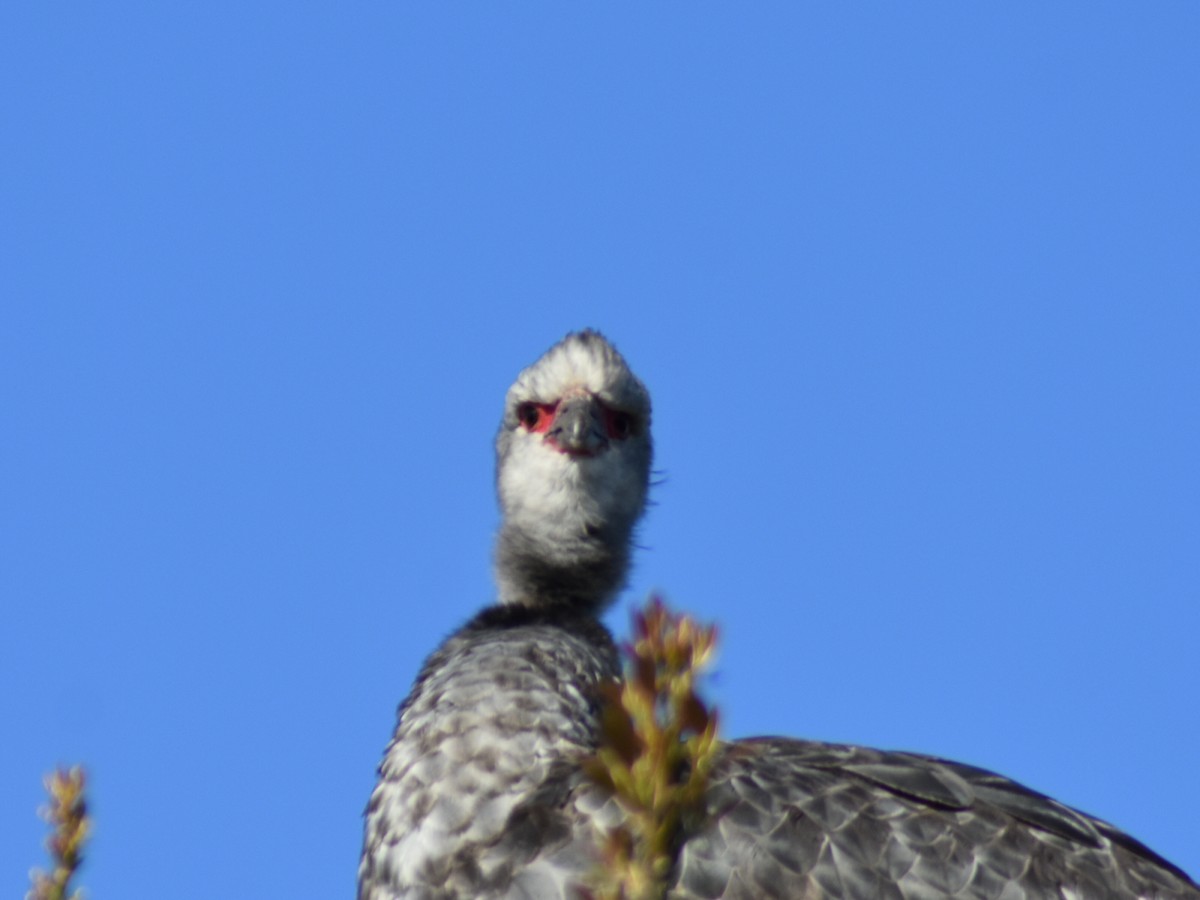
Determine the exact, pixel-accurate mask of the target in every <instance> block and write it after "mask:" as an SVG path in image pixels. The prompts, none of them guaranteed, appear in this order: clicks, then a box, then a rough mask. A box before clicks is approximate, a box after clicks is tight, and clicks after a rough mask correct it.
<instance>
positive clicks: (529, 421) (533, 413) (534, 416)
mask: <svg viewBox="0 0 1200 900" xmlns="http://www.w3.org/2000/svg"><path fill="white" fill-rule="evenodd" d="M538 417H539V414H538V408H537V404H536V403H522V404H521V405H520V406H518V407H517V419H518V420H520V422H521V424H522V425H524V426H525V427H526V428H530V429H532V428H537V423H538Z"/></svg>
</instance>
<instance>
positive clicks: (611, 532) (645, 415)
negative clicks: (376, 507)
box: [496, 330, 652, 608]
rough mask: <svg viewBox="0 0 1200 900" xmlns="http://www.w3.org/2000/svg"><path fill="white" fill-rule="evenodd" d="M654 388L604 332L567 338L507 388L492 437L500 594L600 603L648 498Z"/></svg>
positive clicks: (514, 599)
mask: <svg viewBox="0 0 1200 900" xmlns="http://www.w3.org/2000/svg"><path fill="white" fill-rule="evenodd" d="M651 458H652V448H651V440H650V395H649V393H647V391H646V388H645V386H644V385H643V384H642V383H641V381H639V380H638V378H637V376H635V375H634V374H633V372H632V371H631V370H630V368H629V366H628V365H627V364H626V362H625V360H624V358H623V357H622V356H621V354H620V353H618V352H617V350H616V348H614V347H613V345H612V344H610V343H609V342H608V341H607V340H606V339H605V338H604V337H603V336H602V335H600V334H599V333H598V332H595V331H590V330H589V331H579V332H575V333H572V334H569V335H567V336H566V337H565V338H563V339H562V340H561V341H559V342H558V343H557V344H555V345H554V346H553V347H551V348H550V349H549V350H548V351H547V352H546V353H545V354H544V355H543V356H542V357H541V358H540V359H539V360H538V361H537V362H535V363H534V364H533V365H531V366H530V367H529V368H527V369H525V370H524V371H523V372H521V374H520V375H519V376H518V377H517V380H516V382H515V383H514V384H513V386H512V387H511V388H509V390H508V395H507V397H506V399H505V405H504V418H503V420H502V422H501V424H500V431H499V434H498V435H497V437H496V486H497V493H498V494H499V499H500V507H501V511H502V513H503V523H502V525H501V531H500V537H499V540H498V545H497V575H498V581H499V582H500V594H501V600H502V601H504V602H508V603H524V604H528V605H556V604H563V603H566V604H570V605H573V606H582V607H590V608H599V607H602V606H604V605H605V604H606V603H608V602H609V601H611V599H612V597H613V596H614V595H615V593H616V591H617V590H618V589H619V588H620V587H621V585H622V584H623V583H624V580H625V574H626V571H627V569H628V560H629V545H630V541H631V539H632V534H633V528H634V526H635V524H636V523H637V521H638V519H639V518H640V517H641V515H642V513H643V511H644V510H645V506H646V491H647V487H648V484H649V478H650V463H651Z"/></svg>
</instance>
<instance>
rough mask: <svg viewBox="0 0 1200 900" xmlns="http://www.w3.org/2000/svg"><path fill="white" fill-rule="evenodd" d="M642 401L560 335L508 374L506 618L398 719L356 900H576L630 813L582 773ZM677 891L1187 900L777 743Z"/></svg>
mask: <svg viewBox="0 0 1200 900" xmlns="http://www.w3.org/2000/svg"><path fill="white" fill-rule="evenodd" d="M650 461H651V444H650V402H649V396H648V394H647V393H646V391H645V388H644V387H643V386H642V385H641V383H640V382H639V381H638V380H637V379H636V378H635V377H634V376H633V374H632V373H631V372H630V370H629V368H628V366H627V365H626V364H625V362H624V360H623V359H622V358H621V357H620V355H619V354H618V353H617V352H616V351H615V350H614V349H613V348H612V346H611V345H610V344H609V343H608V342H607V341H605V340H604V338H602V337H601V336H600V335H598V334H596V333H594V332H586V331H585V332H581V333H578V334H573V335H568V336H567V337H566V338H565V339H564V340H563V341H562V342H560V343H559V344H557V345H555V346H554V347H553V348H551V350H550V351H548V352H547V353H546V355H545V356H543V357H542V358H541V359H540V360H539V361H538V362H537V363H535V364H534V365H533V366H531V367H529V368H528V369H526V370H525V371H524V372H522V373H521V375H520V377H519V378H518V379H517V382H516V383H515V384H514V385H513V387H512V389H511V390H510V391H509V393H508V397H507V400H506V404H505V413H504V419H503V422H502V424H501V427H500V432H499V435H498V437H497V463H498V465H497V490H498V493H499V496H500V503H501V508H502V511H503V524H502V526H501V530H500V534H499V536H498V539H497V549H496V570H497V582H498V585H499V595H500V600H501V603H500V604H498V605H496V606H493V607H489V608H488V609H486V610H484V611H483V612H481V613H480V614H479V615H477V616H476V617H475V618H474V619H472V620H471V621H470V622H469V623H467V625H466V626H464V627H463V628H462V629H460V630H459V631H458V632H456V633H455V634H454V635H452V636H451V637H450V638H449V639H447V640H446V641H445V642H444V643H443V644H442V645H441V647H439V648H438V649H437V651H436V652H435V653H434V654H433V655H432V656H431V657H430V658H429V660H428V661H427V662H426V663H425V665H424V667H423V668H422V670H421V673H420V675H419V676H418V678H417V681H416V684H415V685H414V686H413V689H412V692H411V693H410V694H409V696H408V698H407V699H406V700H405V701H404V703H403V704H402V705H401V707H400V714H399V723H398V725H397V727H396V733H395V736H394V737H393V739H392V741H391V743H390V744H389V745H388V747H387V750H386V751H385V755H384V760H383V763H382V765H381V766H380V780H379V784H378V786H377V787H376V789H375V791H374V793H373V794H372V795H371V800H370V804H369V806H368V809H367V821H366V837H365V842H364V848H363V856H362V862H361V865H360V868H359V898H360V900H393V898H501V897H503V898H525V900H557V898H564V900H565V898H569V897H573V898H579V897H581V896H582V893H581V890H580V886H581V885H582V884H583V883H584V880H585V879H586V878H587V876H588V873H589V872H590V871H591V869H592V867H594V866H595V865H596V863H597V858H598V857H597V850H596V848H597V845H598V838H599V836H600V835H601V834H602V833H603V832H604V831H605V830H606V829H607V828H609V827H611V826H612V825H613V824H614V823H616V822H618V821H620V820H621V819H622V817H623V812H622V810H621V808H620V806H619V804H618V803H617V802H616V801H615V800H614V799H613V798H612V797H610V796H608V795H606V794H605V793H604V792H603V791H602V790H601V789H600V788H598V787H597V786H595V785H594V784H592V783H591V782H589V781H588V779H587V778H586V777H585V776H584V775H583V773H582V771H581V769H580V767H579V765H578V762H579V759H580V758H581V757H582V756H583V755H585V754H587V753H588V752H589V751H590V750H591V749H593V748H594V746H595V742H596V725H595V722H596V713H597V692H596V688H597V686H598V685H599V684H600V683H601V682H603V681H605V680H607V679H609V678H611V677H614V676H615V675H616V674H617V672H618V660H617V655H616V651H615V649H614V647H613V642H612V638H611V636H610V635H609V633H608V632H607V630H606V629H605V628H604V626H603V625H601V624H600V622H599V621H598V619H597V618H596V614H597V613H598V612H599V611H600V610H602V609H603V608H604V606H605V605H606V604H607V603H609V602H610V601H611V600H612V598H613V597H614V595H615V593H616V592H617V591H618V590H619V589H620V587H621V586H622V584H623V583H624V580H625V575H626V571H627V568H628V562H629V547H630V543H631V537H632V534H633V529H634V527H635V525H636V523H637V520H638V519H639V518H640V516H641V514H642V511H643V509H644V506H645V497H646V488H647V484H648V479H649V472H650ZM706 805H707V816H706V819H705V823H704V825H703V826H702V827H701V828H699V829H698V830H697V831H695V832H694V833H690V834H685V835H682V836H681V840H680V845H679V851H678V855H677V858H676V864H675V867H674V869H673V871H672V873H671V881H672V885H673V887H672V889H671V891H670V893H669V896H670V897H673V898H679V900H683V898H697V900H698V898H713V900H716V898H726V900H732V898H780V900H802V898H814V900H815V898H831V900H833V898H840V900H850V898H854V900H877V898H883V900H893V898H894V900H935V898H951V897H955V898H964V900H965V898H971V900H1051V898H1053V900H1071V898H1094V900H1110V898H1111V900H1126V898H1163V900H1166V898H1180V900H1182V898H1187V900H1200V888H1197V886H1196V885H1195V884H1194V883H1193V882H1192V881H1191V880H1190V879H1189V878H1188V877H1187V875H1185V874H1184V873H1183V872H1181V871H1180V870H1179V869H1177V868H1175V867H1174V866H1172V865H1171V864H1170V863H1168V862H1166V861H1165V860H1163V859H1161V858H1160V857H1158V856H1157V855H1156V854H1154V853H1153V852H1152V851H1150V850H1149V849H1147V848H1146V847H1144V846H1143V845H1141V844H1140V843H1138V842H1137V841H1135V840H1134V839H1133V838H1131V837H1129V836H1128V835H1125V834H1123V833H1122V832H1120V831H1118V830H1117V829H1116V828H1114V827H1112V826H1111V825H1108V824H1107V823H1105V822H1102V821H1100V820H1098V819H1094V818H1092V817H1090V816H1087V815H1085V814H1083V813H1080V812H1077V811H1075V810H1072V809H1069V808H1068V807H1066V806H1063V805H1062V804H1059V803H1057V802H1056V801H1054V800H1052V799H1050V798H1048V797H1045V796H1043V795H1041V794H1038V793H1036V792H1034V791H1030V790H1029V789H1027V788H1025V787H1022V786H1021V785H1018V784H1016V783H1015V782H1012V781H1010V780H1008V779H1006V778H1003V777H1001V776H998V775H995V774H992V773H990V772H985V771H983V770H981V769H976V768H973V767H971V766H965V765H962V764H959V763H953V762H949V761H946V760H939V759H934V758H932V757H926V756H920V755H916V754H909V753H888V752H883V751H878V750H871V749H867V748H863V747H847V746H839V745H833V744H822V743H817V742H811V741H796V740H787V739H780V738H770V739H754V740H746V741H737V742H732V743H728V744H724V745H723V746H722V748H721V751H720V759H719V762H718V763H717V765H716V768H715V770H714V772H713V777H712V779H711V783H710V787H709V790H708V794H707V797H706Z"/></svg>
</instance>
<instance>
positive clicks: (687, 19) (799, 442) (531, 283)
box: [0, 0, 1200, 900]
mask: <svg viewBox="0 0 1200 900" xmlns="http://www.w3.org/2000/svg"><path fill="white" fill-rule="evenodd" d="M1198 42H1200V6H1197V5H1195V4H1188V3H1157V4H1109V3H1087V4H1084V3H1065V4H1057V5H1054V6H1052V7H1050V8H1046V6H1045V5H1044V4H1004V5H1002V6H996V5H994V4H986V5H985V4H975V3H971V4H966V3H930V4H920V5H911V4H908V5H895V4H865V5H858V6H856V7H854V8H851V7H850V6H847V5H846V4H840V3H839V4H833V3H830V4H823V5H801V4H771V3H760V4H750V5H749V7H748V6H747V5H746V4H725V5H714V4H707V3H689V4H686V5H685V4H651V5H646V4H561V3H526V4H482V3H475V4H462V3H458V4H432V3H430V4H363V5H355V4H349V5H348V4H345V3H337V4H334V3H323V4H319V3H300V4H295V3H288V4H284V3H261V4H243V3H228V2H208V3H169V4H151V3H121V2H114V3H106V4H102V5H99V6H85V5H84V4H66V5H64V4H46V3H37V2H24V0H16V2H10V3H6V4H4V5H3V8H2V9H0V114H2V122H3V124H2V128H0V298H2V299H0V723H3V729H4V731H3V740H2V741H0V895H3V896H6V897H15V896H20V895H21V893H22V891H23V890H24V885H25V879H26V873H27V870H28V868H29V867H30V866H32V865H34V864H37V863H39V862H40V860H41V858H42V856H41V847H40V843H41V840H42V835H43V830H42V827H41V826H40V823H39V822H38V820H37V819H36V818H35V815H34V811H35V809H36V808H37V806H38V805H39V803H40V802H41V799H40V798H41V793H40V792H41V784H40V781H41V776H42V773H43V772H44V771H45V770H47V769H48V768H49V767H50V766H52V765H53V764H55V763H57V762H60V761H62V762H82V763H85V764H87V765H88V766H89V767H90V769H91V771H92V773H93V780H94V809H95V813H96V817H97V831H96V836H95V842H94V846H93V851H92V858H91V861H90V863H89V865H88V868H87V869H86V872H85V878H84V882H85V884H86V885H87V886H89V887H90V888H91V891H92V896H93V897H95V898H96V900H103V898H115V897H119V896H120V897H132V896H148V895H150V894H152V893H170V894H171V896H172V897H174V898H176V900H188V898H203V900H209V898H212V897H228V896H245V897H314V898H317V897H320V898H327V897H337V896H350V895H351V893H352V890H353V881H354V874H355V866H356V861H357V855H358V848H359V841H360V837H361V821H360V813H361V810H362V808H363V806H364V804H365V801H366V798H367V795H368V792H369V790H370V788H371V785H372V782H373V777H374V766H375V764H376V762H377V761H378V758H379V756H380V752H381V750H382V748H383V745H384V743H385V741H386V740H387V738H388V735H389V733H390V731H391V728H392V724H393V716H394V708H395V705H396V703H397V702H398V701H399V700H400V699H401V698H402V697H403V695H404V694H405V693H406V691H407V690H408V686H409V683H410V681H411V679H412V677H413V675H414V674H415V672H416V670H417V667H418V666H419V664H420V662H421V660H422V658H423V657H424V656H425V654H426V653H428V652H429V651H430V650H431V649H432V648H433V647H434V646H435V644H436V643H437V642H438V641H439V640H440V639H441V638H442V637H443V636H444V635H445V634H446V633H447V632H448V631H450V630H451V629H453V628H454V627H455V626H456V625H457V624H459V623H460V622H461V621H463V620H464V619H465V618H467V617H468V616H469V615H470V614H471V613H472V612H473V611H474V610H475V609H477V608H478V607H479V606H480V605H482V604H484V603H487V602H488V601H489V598H490V597H491V593H492V587H491V580H490V571H489V555H490V545H491V538H492V532H493V529H494V527H495V524H496V512H495V506H494V498H493V491H492V451H491V441H492V437H493V434H494V429H495V426H496V424H497V422H498V420H499V415H500V404H501V399H502V396H503V393H504V391H505V389H506V388H507V386H508V384H509V383H510V381H511V380H512V378H513V376H514V375H515V374H516V372H517V371H518V370H519V369H520V368H521V367H522V366H524V365H525V364H527V363H529V362H530V361H532V360H533V359H534V358H536V357H537V356H538V354H539V353H541V351H542V350H544V349H545V348H546V347H547V346H549V345H550V344H551V343H552V342H553V341H555V340H556V339H558V338H559V337H561V336H562V335H563V334H564V333H565V332H566V331H568V330H570V329H574V328H578V327H582V326H585V325H592V326H595V327H598V328H600V329H602V330H603V331H605V332H606V333H607V334H608V335H609V336H610V337H611V338H612V339H613V340H614V341H615V342H616V343H617V344H618V346H619V347H620V348H621V349H622V350H623V351H624V352H625V354H626V356H627V357H628V359H629V360H630V361H631V363H632V364H633V365H634V367H635V368H636V370H637V371H638V372H639V373H640V374H641V375H642V377H643V379H644V380H645V381H646V383H647V384H648V385H649V387H650V388H651V390H652V392H653V396H654V403H655V405H656V412H655V417H656V418H655V424H656V434H657V450H658V454H657V466H658V468H660V469H661V470H662V471H663V472H664V473H665V478H666V480H665V483H664V484H662V485H661V486H660V487H658V488H657V489H656V491H655V494H654V499H655V501H656V503H657V505H656V506H654V507H653V509H652V510H651V512H650V514H649V516H648V518H647V520H646V523H645V528H644V529H643V531H642V533H641V543H642V544H643V545H644V546H645V549H644V550H643V551H642V552H640V554H639V556H638V561H637V570H636V573H635V577H634V579H633V581H632V584H631V586H630V590H629V592H628V593H627V594H626V596H625V597H624V598H623V599H622V601H621V608H620V609H618V610H616V611H615V612H614V615H613V617H612V621H613V622H614V623H615V625H616V626H617V627H619V628H620V629H622V630H624V628H625V621H626V616H627V610H628V607H629V605H630V604H631V603H633V602H634V601H637V600H639V599H641V598H642V597H644V596H645V595H646V594H647V593H648V592H649V591H651V590H653V589H661V590H662V591H664V592H665V593H666V594H667V596H668V597H669V598H670V600H671V601H673V602H674V603H675V604H676V605H678V606H681V607H684V608H687V609H690V610H693V611H696V612H697V613H699V614H701V615H703V616H705V617H708V618H712V619H715V620H717V621H718V622H719V623H720V624H721V626H722V634H723V653H722V657H721V667H720V672H719V674H718V676H717V678H716V681H715V683H714V685H713V693H714V696H715V698H716V699H717V700H718V702H719V703H720V705H721V707H722V708H723V709H724V715H725V723H726V729H725V730H726V733H727V734H729V735H730V736H735V735H747V734H756V733H785V734H795V735H802V736H807V737H814V738H822V739H828V740H839V741H850V742H858V743H868V744H872V745H876V746H883V747H894V748H904V749H913V750H920V751H924V752H930V753H935V754H939V755H943V756H949V757H953V758H957V759H961V760H963V761H966V762H970V763H974V764H977V765H982V766H986V767H989V768H993V769H996V770H998V771H1001V772H1004V773H1005V774H1008V775H1010V776H1013V777H1015V778H1018V779H1020V780H1021V781H1024V782H1025V783H1027V784H1029V785H1031V786H1033V787H1035V788H1037V789H1040V790H1043V791H1046V792H1048V793H1051V794H1053V795H1055V796H1057V797H1059V798H1061V799H1063V800H1064V801H1066V802H1068V803H1071V804H1073V805H1076V806H1078V807H1081V808H1083V809H1085V810H1088V811H1090V812H1093V813H1095V814H1097V815H1100V816H1102V817H1104V818H1107V819H1110V820H1111V821H1113V822H1115V823H1116V824H1118V825H1119V826H1121V827H1123V828H1125V829H1126V830H1128V831H1130V832H1132V833H1133V834H1135V835H1136V836H1138V837H1139V838H1141V839H1143V840H1144V841H1146V842H1147V843H1149V844H1150V845H1151V846H1153V847H1154V848H1155V849H1157V850H1158V851H1159V852H1161V853H1163V854H1164V855H1166V856H1168V857H1169V858H1171V859H1173V860H1174V861H1176V862H1177V863H1179V864H1180V865H1182V866H1184V867H1185V868H1187V869H1189V870H1190V871H1191V872H1192V874H1193V875H1200V826H1198V825H1197V822H1196V810H1197V809H1198V808H1200V778H1198V777H1197V768H1196V752H1197V751H1196V748H1197V746H1200V701H1198V700H1197V695H1198V693H1200V651H1198V650H1197V634H1198V633H1200V473H1198V469H1200V464H1198V461H1200V400H1198V397H1200V361H1198V360H1200V162H1198V161H1200V115H1198V114H1197V110H1198V109H1200V54H1198V53H1197V50H1196V48H1197V45H1198Z"/></svg>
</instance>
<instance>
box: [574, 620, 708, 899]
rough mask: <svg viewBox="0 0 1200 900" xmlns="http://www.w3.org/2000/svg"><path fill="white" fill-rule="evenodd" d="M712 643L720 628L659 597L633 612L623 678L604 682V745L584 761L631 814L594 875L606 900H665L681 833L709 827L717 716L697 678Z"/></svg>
mask: <svg viewBox="0 0 1200 900" xmlns="http://www.w3.org/2000/svg"><path fill="white" fill-rule="evenodd" d="M715 647H716V629H715V628H714V627H713V626H702V625H699V624H697V623H696V622H695V620H693V619H691V618H690V617H688V616H684V615H678V614H675V613H673V612H671V611H670V610H668V609H667V607H666V606H665V605H664V604H663V602H662V601H661V600H660V599H659V598H657V597H653V598H651V599H650V600H649V601H648V602H647V604H646V606H645V607H644V608H643V609H642V610H641V611H639V612H636V613H635V614H634V621H633V641H632V643H631V644H629V645H627V646H626V647H625V648H624V649H625V654H626V656H627V663H626V673H625V678H624V680H623V681H622V682H620V683H612V684H609V685H607V686H606V690H605V695H604V706H603V711H602V713H601V721H600V746H599V747H598V749H597V750H596V753H595V755H594V756H592V757H590V758H589V759H588V760H586V761H585V763H584V766H585V769H586V771H587V773H588V774H589V775H590V776H591V778H592V779H593V780H594V781H595V782H596V783H597V784H599V785H601V786H603V787H605V788H607V789H609V790H611V791H612V792H613V793H614V794H615V795H616V796H617V798H618V799H619V800H620V802H621V805H622V806H623V807H624V809H625V811H626V813H627V819H626V821H625V822H624V823H623V824H622V825H621V826H619V827H617V828H615V829H613V830H612V831H610V832H609V833H608V835H607V836H606V837H605V840H604V843H603V845H602V854H603V860H602V866H601V868H600V869H599V870H598V871H597V872H596V873H595V875H594V877H593V879H592V887H593V893H592V896H594V897H597V898H600V900H660V898H662V897H664V896H665V894H666V888H667V878H668V877H669V875H670V872H671V867H672V866H673V865H674V862H675V856H676V854H677V853H678V849H679V846H680V843H681V839H682V837H683V836H684V835H685V834H688V833H693V832H694V831H696V830H698V829H699V828H700V826H701V825H702V824H703V819H704V792H705V789H706V787H707V785H708V775H709V771H710V770H711V768H712V765H713V763H714V761H715V759H716V751H717V716H716V712H715V710H712V709H710V708H709V707H708V706H707V705H705V703H704V701H703V700H701V699H700V697H699V695H698V694H697V681H698V679H699V677H700V673H701V672H702V671H703V669H704V668H705V667H706V666H708V665H709V664H710V663H711V661H712V658H713V655H714V651H715Z"/></svg>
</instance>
